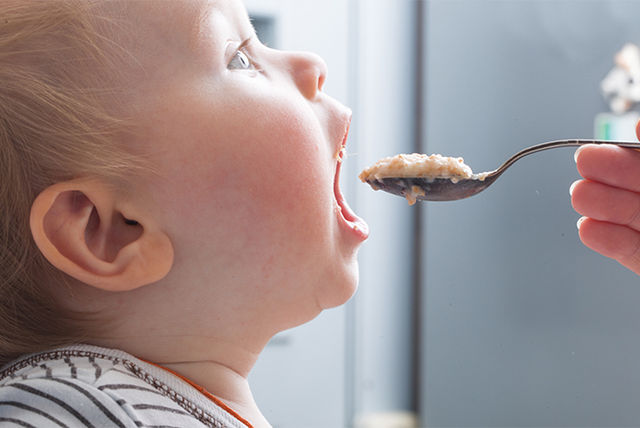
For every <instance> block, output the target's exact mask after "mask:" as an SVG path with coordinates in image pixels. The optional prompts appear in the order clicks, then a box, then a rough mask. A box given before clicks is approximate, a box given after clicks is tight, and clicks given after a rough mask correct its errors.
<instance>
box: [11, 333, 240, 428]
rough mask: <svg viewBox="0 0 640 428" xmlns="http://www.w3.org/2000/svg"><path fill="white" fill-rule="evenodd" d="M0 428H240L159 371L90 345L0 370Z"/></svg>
mask: <svg viewBox="0 0 640 428" xmlns="http://www.w3.org/2000/svg"><path fill="white" fill-rule="evenodd" d="M0 427H36V428H41V427H42V428H47V427H69V428H72V427H96V428H111V427H120V428H124V427H126V428H129V427H155V428H186V427H189V428H191V427H194V428H201V427H216V428H247V426H246V425H245V424H244V423H242V422H241V421H239V420H238V419H236V418H235V417H234V416H233V415H231V414H230V413H228V412H227V411H225V410H224V409H223V408H222V407H219V406H218V405H216V404H215V403H214V402H212V401H211V400H209V399H208V398H207V397H205V396H204V395H203V394H201V393H200V392H198V391H197V390H196V389H195V388H194V387H192V386H191V385H189V384H188V383H187V382H185V381H183V380H182V379H180V378H178V377H177V376H174V375H172V374H171V373H169V372H167V371H166V370H163V369H161V368H159V367H156V366H154V365H151V364H148V363H145V362H144V361H141V360H139V359H137V358H135V357H134V356H132V355H129V354H127V353H125V352H122V351H118V350H114V349H105V348H99V347H96V346H89V345H77V346H70V347H65V348H59V349H55V350H52V351H49V352H42V353H37V354H32V355H28V356H25V357H24V358H21V359H19V360H17V361H14V362H12V363H11V364H9V365H7V366H5V367H2V368H0Z"/></svg>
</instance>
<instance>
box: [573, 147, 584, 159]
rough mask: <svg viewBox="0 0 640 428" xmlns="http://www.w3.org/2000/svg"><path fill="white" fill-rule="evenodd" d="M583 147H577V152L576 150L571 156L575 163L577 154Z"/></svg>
mask: <svg viewBox="0 0 640 428" xmlns="http://www.w3.org/2000/svg"><path fill="white" fill-rule="evenodd" d="M583 147H584V146H580V147H578V150H576V152H575V153H574V154H573V161H574V162H575V163H578V153H580V150H582V148H583Z"/></svg>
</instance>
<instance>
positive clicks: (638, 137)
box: [636, 120, 640, 141]
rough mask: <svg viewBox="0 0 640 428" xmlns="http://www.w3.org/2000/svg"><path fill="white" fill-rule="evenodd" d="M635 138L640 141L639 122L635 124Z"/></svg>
mask: <svg viewBox="0 0 640 428" xmlns="http://www.w3.org/2000/svg"><path fill="white" fill-rule="evenodd" d="M636 138H637V139H638V140H639V141H640V120H639V121H638V123H636Z"/></svg>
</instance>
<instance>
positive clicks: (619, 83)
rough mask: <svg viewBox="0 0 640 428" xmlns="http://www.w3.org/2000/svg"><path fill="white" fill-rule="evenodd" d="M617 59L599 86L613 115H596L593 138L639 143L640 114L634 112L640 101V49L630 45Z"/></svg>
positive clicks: (616, 56) (622, 50)
mask: <svg viewBox="0 0 640 428" xmlns="http://www.w3.org/2000/svg"><path fill="white" fill-rule="evenodd" d="M614 60H615V64H616V65H615V67H614V68H613V69H611V71H609V73H607V75H606V77H605V78H604V80H603V81H602V83H601V84H600V89H601V91H602V95H603V96H604V98H605V100H607V102H608V103H609V107H610V108H611V111H613V113H600V114H598V115H596V118H595V121H594V138H596V139H598V140H620V141H637V138H636V132H635V131H636V123H638V119H640V113H638V112H637V111H633V110H631V109H632V108H633V107H634V106H635V105H636V103H637V102H638V101H640V49H639V48H638V46H636V45H635V44H633V43H627V44H625V45H624V47H623V48H622V49H621V50H620V51H619V52H618V53H616V55H615V57H614ZM630 110H631V111H630Z"/></svg>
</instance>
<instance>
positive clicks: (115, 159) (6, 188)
mask: <svg viewBox="0 0 640 428" xmlns="http://www.w3.org/2000/svg"><path fill="white" fill-rule="evenodd" d="M98 9H99V2H96V1H92V0H3V1H2V2H1V3H0V174H1V178H0V366H2V365H3V364H5V363H7V362H8V361H10V360H12V359H14V358H15V357H17V356H19V355H22V354H25V353H30V352H35V351H39V350H42V349H46V348H51V347H53V346H58V345H64V344H68V343H72V342H78V341H81V340H82V339H83V337H85V335H87V334H89V331H90V329H91V328H93V327H90V326H91V325H92V324H91V319H92V316H91V314H84V313H72V312H70V311H67V310H64V309H63V308H62V306H61V305H60V304H59V303H57V302H56V301H55V299H54V298H53V296H52V294H51V293H50V292H49V289H50V286H51V284H52V282H54V283H59V284H64V283H65V281H66V282H68V281H69V280H70V278H68V277H66V276H65V275H64V274H63V273H61V272H60V271H58V270H57V269H55V268H53V267H52V266H51V265H50V264H49V263H48V262H47V260H46V259H45V258H44V257H43V256H42V254H41V253H40V251H39V250H38V249H37V247H36V246H35V244H34V242H33V239H32V238H31V232H30V228H29V213H30V208H31V204H32V202H33V200H34V199H35V197H36V196H37V195H38V194H39V193H40V192H41V191H42V190H43V189H45V188H46V187H48V186H50V185H52V184H54V183H56V182H60V181H64V180H68V179H71V178H76V177H79V176H100V177H103V178H106V179H107V180H110V181H111V182H114V183H115V182H118V181H119V180H122V179H123V178H124V177H126V176H127V175H128V174H130V173H131V171H133V170H135V168H136V167H140V166H141V165H142V164H141V163H140V162H139V159H138V158H137V157H136V156H134V155H133V154H131V153H129V152H128V151H127V150H125V145H124V143H125V142H126V139H127V135H128V132H129V128H130V123H129V122H128V121H127V119H126V115H125V114H124V110H122V109H120V108H117V106H119V105H124V104H126V103H125V102H124V100H125V99H126V97H127V94H126V90H124V89H123V86H122V85H121V83H122V82H123V81H124V80H123V74H124V71H123V70H125V69H126V68H127V67H130V64H131V62H132V60H131V58H130V57H129V56H128V54H127V52H126V50H124V49H123V48H122V47H121V45H120V44H119V43H118V42H117V41H116V39H115V37H119V35H118V34H119V33H118V29H117V28H116V27H117V23H116V22H115V20H109V19H107V18H105V16H101V15H100V14H98V13H96V12H97V10H98ZM109 34H111V35H113V37H112V38H109V37H108V35H109Z"/></svg>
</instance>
